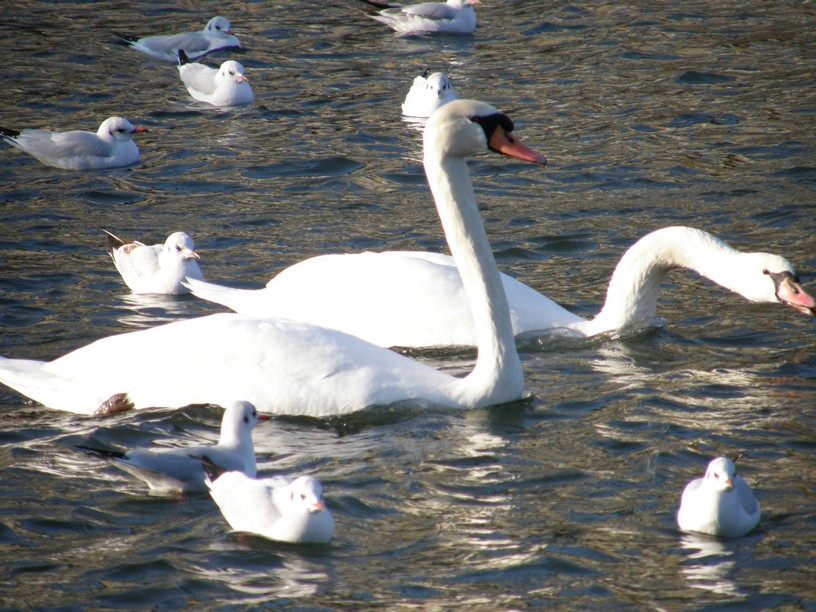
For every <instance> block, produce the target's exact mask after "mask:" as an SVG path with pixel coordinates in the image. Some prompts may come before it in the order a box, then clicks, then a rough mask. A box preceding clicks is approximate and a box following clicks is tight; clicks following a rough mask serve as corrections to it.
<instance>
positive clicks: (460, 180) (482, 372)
mask: <svg viewBox="0 0 816 612" xmlns="http://www.w3.org/2000/svg"><path fill="white" fill-rule="evenodd" d="M425 173H426V175H427V177H428V182H429V184H430V187H431V192H432V193H433V197H434V200H435V202H436V207H437V210H438V212H439V218H440V220H441V221H442V228H443V230H444V232H445V237H446V239H447V242H448V247H449V248H450V251H451V255H452V256H453V258H454V260H455V261H456V265H457V267H458V269H459V274H460V275H461V277H462V285H463V287H464V289H465V293H466V295H467V297H468V302H469V303H470V307H471V312H472V315H473V321H474V325H475V327H476V335H477V349H478V358H477V360H476V367H475V368H474V370H473V371H472V372H471V373H470V374H469V375H468V376H467V377H466V378H464V379H461V381H460V382H461V383H462V385H461V386H462V389H461V392H462V393H463V395H464V396H465V397H467V396H469V395H471V394H472V395H473V397H475V398H479V401H478V404H479V405H491V404H495V403H498V402H502V401H508V399H510V398H516V397H519V396H520V394H521V391H522V390H523V386H524V381H523V373H522V369H521V363H520V361H519V357H518V353H517V352H516V347H515V340H514V338H513V327H512V324H511V322H510V308H509V306H508V304H507V296H506V295H505V293H504V287H503V285H502V282H501V278H500V276H499V270H498V268H497V267H496V261H495V259H494V258H493V252H492V250H491V247H490V242H489V241H488V239H487V234H486V233H485V229H484V224H483V223H482V219H481V215H480V214H479V209H478V207H477V205H476V200H475V197H474V195H473V187H472V185H471V181H470V172H469V171H468V167H467V162H466V161H465V159H463V158H461V157H457V156H452V155H446V154H445V153H444V152H437V151H436V150H435V147H433V146H428V143H427V142H426V146H425Z"/></svg>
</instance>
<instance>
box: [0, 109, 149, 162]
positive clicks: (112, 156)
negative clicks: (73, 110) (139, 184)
mask: <svg viewBox="0 0 816 612" xmlns="http://www.w3.org/2000/svg"><path fill="white" fill-rule="evenodd" d="M146 131H147V130H146V129H144V128H141V127H133V125H132V124H131V123H130V121H128V120H127V119H123V118H122V117H109V118H107V119H105V120H104V121H103V122H102V124H101V125H100V126H99V129H97V131H96V132H86V131H83V130H72V131H70V132H54V131H51V130H41V129H30V128H27V129H24V130H19V131H18V130H13V129H10V128H0V138H2V139H3V140H5V141H6V142H7V143H8V144H10V145H12V146H14V147H17V148H18V149H20V150H22V151H25V152H26V153H28V154H29V155H31V156H32V157H34V158H36V159H38V160H39V161H41V162H42V163H44V164H46V165H49V166H54V167H55V168H62V169H63V170H104V169H107V168H120V167H122V166H130V165H132V164H135V163H136V162H137V161H139V148H138V147H137V146H136V143H135V142H134V141H133V135H134V134H138V133H141V132H146Z"/></svg>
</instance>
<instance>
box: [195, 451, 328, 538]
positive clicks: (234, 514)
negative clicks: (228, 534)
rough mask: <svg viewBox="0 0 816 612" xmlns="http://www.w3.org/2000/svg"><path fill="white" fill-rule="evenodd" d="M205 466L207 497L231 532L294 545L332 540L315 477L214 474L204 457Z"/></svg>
mask: <svg viewBox="0 0 816 612" xmlns="http://www.w3.org/2000/svg"><path fill="white" fill-rule="evenodd" d="M204 469H205V471H206V472H207V480H206V483H207V486H208V487H209V488H210V495H211V496H212V498H213V500H215V503H216V504H217V505H218V508H219V509H220V510H221V514H222V515H223V517H224V519H226V521H227V523H229V524H230V527H232V528H233V529H234V530H235V531H243V532H247V533H254V534H256V535H259V536H263V537H265V538H269V539H270V540H277V541H280V542H290V543H299V544H328V543H329V542H330V541H331V539H332V536H333V535H334V518H333V517H332V515H331V512H329V510H328V509H327V508H326V504H325V503H324V502H323V487H322V486H321V484H320V481H318V480H316V479H315V478H312V477H311V476H300V477H299V478H295V479H294V480H293V479H291V478H287V477H286V476H275V477H272V478H262V479H258V478H250V477H249V476H247V475H246V474H244V473H242V472H223V473H221V474H218V470H214V469H213V467H212V466H211V465H210V464H209V463H208V462H207V461H206V459H205V461H204Z"/></svg>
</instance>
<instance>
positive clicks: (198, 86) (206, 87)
mask: <svg viewBox="0 0 816 612" xmlns="http://www.w3.org/2000/svg"><path fill="white" fill-rule="evenodd" d="M178 60H179V65H178V70H179V76H181V81H182V83H184V86H185V87H186V88H187V91H189V92H190V95H191V96H193V97H194V98H195V99H196V100H201V101H202V102H208V103H210V104H212V105H213V106H236V105H238V104H251V103H252V100H253V99H254V98H255V96H254V94H253V93H252V87H250V85H249V80H248V79H247V78H246V76H245V75H244V67H243V66H242V65H241V64H239V63H238V62H236V61H234V60H229V61H226V62H224V63H223V64H221V68H219V69H217V70H216V69H215V68H210V67H209V66H204V65H203V64H195V63H190V58H189V57H188V56H187V54H186V53H185V51H184V50H183V49H179V52H178Z"/></svg>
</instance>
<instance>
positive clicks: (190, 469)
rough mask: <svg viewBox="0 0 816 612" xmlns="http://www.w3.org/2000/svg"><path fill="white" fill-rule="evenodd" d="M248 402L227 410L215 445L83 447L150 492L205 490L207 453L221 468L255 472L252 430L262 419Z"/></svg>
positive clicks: (236, 403)
mask: <svg viewBox="0 0 816 612" xmlns="http://www.w3.org/2000/svg"><path fill="white" fill-rule="evenodd" d="M261 418H262V417H261V416H259V415H258V411H257V410H256V408H255V406H253V405H252V404H250V403H249V402H240V401H239V402H233V403H232V404H230V405H228V406H227V408H226V410H224V416H223V418H222V420H221V436H220V438H219V439H218V444H215V445H212V446H188V447H184V448H170V449H164V450H155V451H151V450H144V449H134V450H129V451H124V452H116V451H110V450H107V449H102V448H95V447H92V446H84V445H83V446H81V448H82V449H83V450H86V451H90V452H91V453H94V454H97V455H100V456H102V457H105V459H107V460H108V461H109V462H110V463H111V464H112V465H115V466H116V467H118V468H120V469H122V470H124V471H126V472H128V473H129V474H131V475H133V476H135V477H136V478H138V479H139V480H142V481H144V482H145V483H147V485H148V487H150V490H151V491H158V492H163V493H181V492H192V491H206V490H207V487H206V485H205V483H204V479H205V474H204V468H203V466H202V463H201V461H202V458H203V457H204V456H206V457H207V459H208V460H209V461H210V462H211V463H213V464H214V465H216V466H218V468H219V469H222V470H237V471H240V472H242V473H244V474H246V475H247V476H249V477H252V478H254V477H255V474H256V466H255V447H254V445H253V444H252V430H253V429H254V428H255V425H257V424H258V421H259V420H261Z"/></svg>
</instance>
